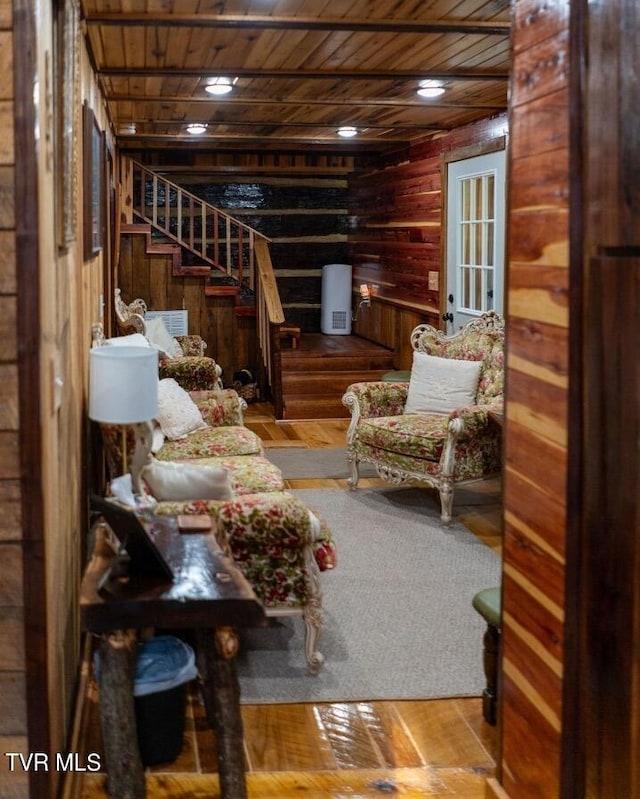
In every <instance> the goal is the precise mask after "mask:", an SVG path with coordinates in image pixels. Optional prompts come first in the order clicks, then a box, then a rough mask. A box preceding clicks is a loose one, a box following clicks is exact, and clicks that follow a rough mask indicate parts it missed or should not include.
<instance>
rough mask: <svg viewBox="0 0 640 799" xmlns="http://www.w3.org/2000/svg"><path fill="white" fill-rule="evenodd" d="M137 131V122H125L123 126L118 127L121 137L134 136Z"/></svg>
mask: <svg viewBox="0 0 640 799" xmlns="http://www.w3.org/2000/svg"><path fill="white" fill-rule="evenodd" d="M136 130H137V128H136V123H135V122H124V123H123V124H122V125H120V126H119V127H118V133H119V134H120V135H121V136H134V135H135V133H136Z"/></svg>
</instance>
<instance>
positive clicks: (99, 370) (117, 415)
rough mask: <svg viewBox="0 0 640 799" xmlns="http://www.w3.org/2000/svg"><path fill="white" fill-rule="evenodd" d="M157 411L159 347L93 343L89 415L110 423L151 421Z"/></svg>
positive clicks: (99, 420) (90, 368) (90, 364)
mask: <svg viewBox="0 0 640 799" xmlns="http://www.w3.org/2000/svg"><path fill="white" fill-rule="evenodd" d="M157 412H158V351H157V350H155V349H151V348H150V347H94V348H93V349H92V350H90V362H89V418H90V419H93V420H94V421H96V422H105V423H107V424H137V423H138V422H148V421H149V420H151V419H153V418H154V416H155V415H156V414H157Z"/></svg>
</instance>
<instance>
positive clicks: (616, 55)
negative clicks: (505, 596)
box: [561, 0, 640, 799]
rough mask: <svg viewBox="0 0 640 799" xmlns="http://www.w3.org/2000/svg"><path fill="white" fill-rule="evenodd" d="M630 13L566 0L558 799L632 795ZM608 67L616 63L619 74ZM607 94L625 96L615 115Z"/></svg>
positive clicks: (630, 8) (639, 645)
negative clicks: (564, 488) (565, 360)
mask: <svg viewBox="0 0 640 799" xmlns="http://www.w3.org/2000/svg"><path fill="white" fill-rule="evenodd" d="M635 3H636V0H613V2H611V3H609V4H605V6H606V7H604V6H603V7H602V8H596V7H594V6H593V5H592V6H591V8H590V7H589V4H588V2H587V0H573V2H572V3H571V7H570V31H571V39H570V42H571V45H570V75H571V82H570V111H571V124H570V175H569V178H570V230H571V235H570V267H569V268H570V285H571V292H570V305H569V313H570V376H571V378H570V386H569V391H570V408H571V412H570V414H569V430H568V435H569V452H570V458H569V470H568V503H567V506H568V511H569V513H568V529H567V549H566V555H567V569H566V601H565V630H566V639H565V662H564V674H565V679H564V681H563V689H564V693H563V719H562V774H561V799H583V797H585V796H587V795H588V796H594V797H595V796H598V797H600V796H601V797H605V796H606V797H609V796H611V797H613V796H625V798H626V799H638V797H640V766H639V765H638V761H639V760H640V722H639V721H638V716H639V715H640V697H638V694H637V684H638V681H639V680H640V656H639V655H638V652H640V510H639V507H638V499H637V498H638V489H639V488H640V458H639V456H638V451H637V440H638V430H639V427H640V420H639V415H638V404H637V400H638V396H639V395H640V372H639V367H638V363H637V347H638V342H640V321H639V313H640V307H639V306H640V277H639V275H640V193H639V192H638V189H637V182H638V181H637V178H638V174H637V172H638V167H637V164H638V163H639V161H640V145H639V144H638V137H637V136H635V135H634V133H633V132H634V131H638V129H639V126H640V111H638V109H637V108H636V109H633V108H632V103H631V96H632V90H633V86H632V84H633V71H632V70H630V69H626V68H625V67H629V64H625V63H624V60H625V53H626V54H627V57H629V51H628V50H627V42H630V41H634V40H635V38H636V37H634V36H633V31H630V30H629V25H630V24H631V22H632V21H635V24H636V31H635V33H636V36H637V34H640V22H639V20H638V17H637V12H636V10H635ZM618 20H625V21H626V24H625V25H620V24H617V22H618ZM614 22H615V24H614ZM611 59H613V62H612V60H611ZM612 63H613V64H615V63H619V64H623V66H622V68H619V69H617V70H616V69H615V68H612ZM603 75H604V76H605V77H604V78H603ZM611 76H613V77H611ZM611 79H612V80H613V81H614V82H617V85H616V86H615V87H612V86H611V85H610V84H609V83H608V82H607V81H608V80H611ZM612 97H620V98H622V99H621V106H616V104H615V103H612V102H611V98H612ZM625 98H626V99H627V102H626V104H625V103H624V99H625ZM624 109H626V110H624ZM616 111H617V114H616ZM630 117H632V118H630ZM601 120H606V123H604V125H603V124H602V123H601ZM627 132H628V133H627ZM612 139H613V140H615V141H617V142H619V144H618V146H617V147H616V148H613V147H611V144H610V142H611V140H612ZM633 164H635V165H636V166H635V168H634V167H633ZM594 165H595V168H594ZM634 499H635V502H634ZM634 686H635V690H634Z"/></svg>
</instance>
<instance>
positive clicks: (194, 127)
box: [187, 122, 207, 136]
mask: <svg viewBox="0 0 640 799" xmlns="http://www.w3.org/2000/svg"><path fill="white" fill-rule="evenodd" d="M206 129H207V126H206V125H205V124H204V123H203V122H191V123H190V124H189V125H187V133H191V134H192V135H193V136H197V135H198V134H200V133H204V132H205V131H206Z"/></svg>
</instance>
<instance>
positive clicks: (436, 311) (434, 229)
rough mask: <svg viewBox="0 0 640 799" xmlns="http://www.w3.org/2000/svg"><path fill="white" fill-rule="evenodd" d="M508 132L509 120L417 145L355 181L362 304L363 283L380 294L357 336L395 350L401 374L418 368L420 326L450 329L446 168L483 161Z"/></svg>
mask: <svg viewBox="0 0 640 799" xmlns="http://www.w3.org/2000/svg"><path fill="white" fill-rule="evenodd" d="M506 129H507V119H506V115H503V114H501V115H498V116H495V117H492V118H490V119H485V120H482V121H481V122H476V123H474V124H472V125H467V126H465V127H463V128H460V129H459V130H456V131H452V132H451V133H448V134H443V135H442V136H439V137H436V138H434V139H431V140H430V141H428V142H425V143H423V144H420V145H415V146H414V147H412V148H411V149H410V150H409V151H407V152H403V153H396V154H395V156H394V158H393V159H391V158H389V159H387V160H386V161H385V162H384V163H380V164H378V166H377V168H375V169H374V168H369V169H367V170H366V171H364V172H361V173H354V174H353V175H352V177H351V180H350V197H349V212H350V229H349V263H352V264H353V289H354V304H355V305H357V303H358V299H359V297H358V288H359V285H360V284H361V283H367V284H368V285H370V286H371V287H372V294H373V296H372V300H371V307H370V308H367V307H363V308H361V309H360V311H359V313H358V321H357V324H356V325H355V327H354V330H355V332H357V333H358V334H359V335H361V336H364V337H365V338H368V339H371V340H372V341H376V342H377V343H378V344H383V345H384V346H387V347H391V348H392V349H393V350H394V351H395V357H396V367H397V368H398V369H408V368H409V367H410V365H411V348H410V346H409V335H410V333H411V330H413V328H414V327H415V326H416V325H418V324H422V323H428V324H431V325H434V326H435V327H441V326H442V320H441V312H442V310H443V309H444V302H443V299H442V291H443V290H444V288H445V287H446V266H445V264H444V263H443V254H444V242H443V233H444V228H443V220H444V215H443V186H442V180H443V174H444V172H445V169H444V163H445V161H446V160H455V159H456V158H468V157H471V156H473V155H479V154H480V153H482V152H484V151H485V150H486V148H487V147H491V146H492V143H495V142H499V143H500V146H503V140H504V137H505V135H506Z"/></svg>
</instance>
